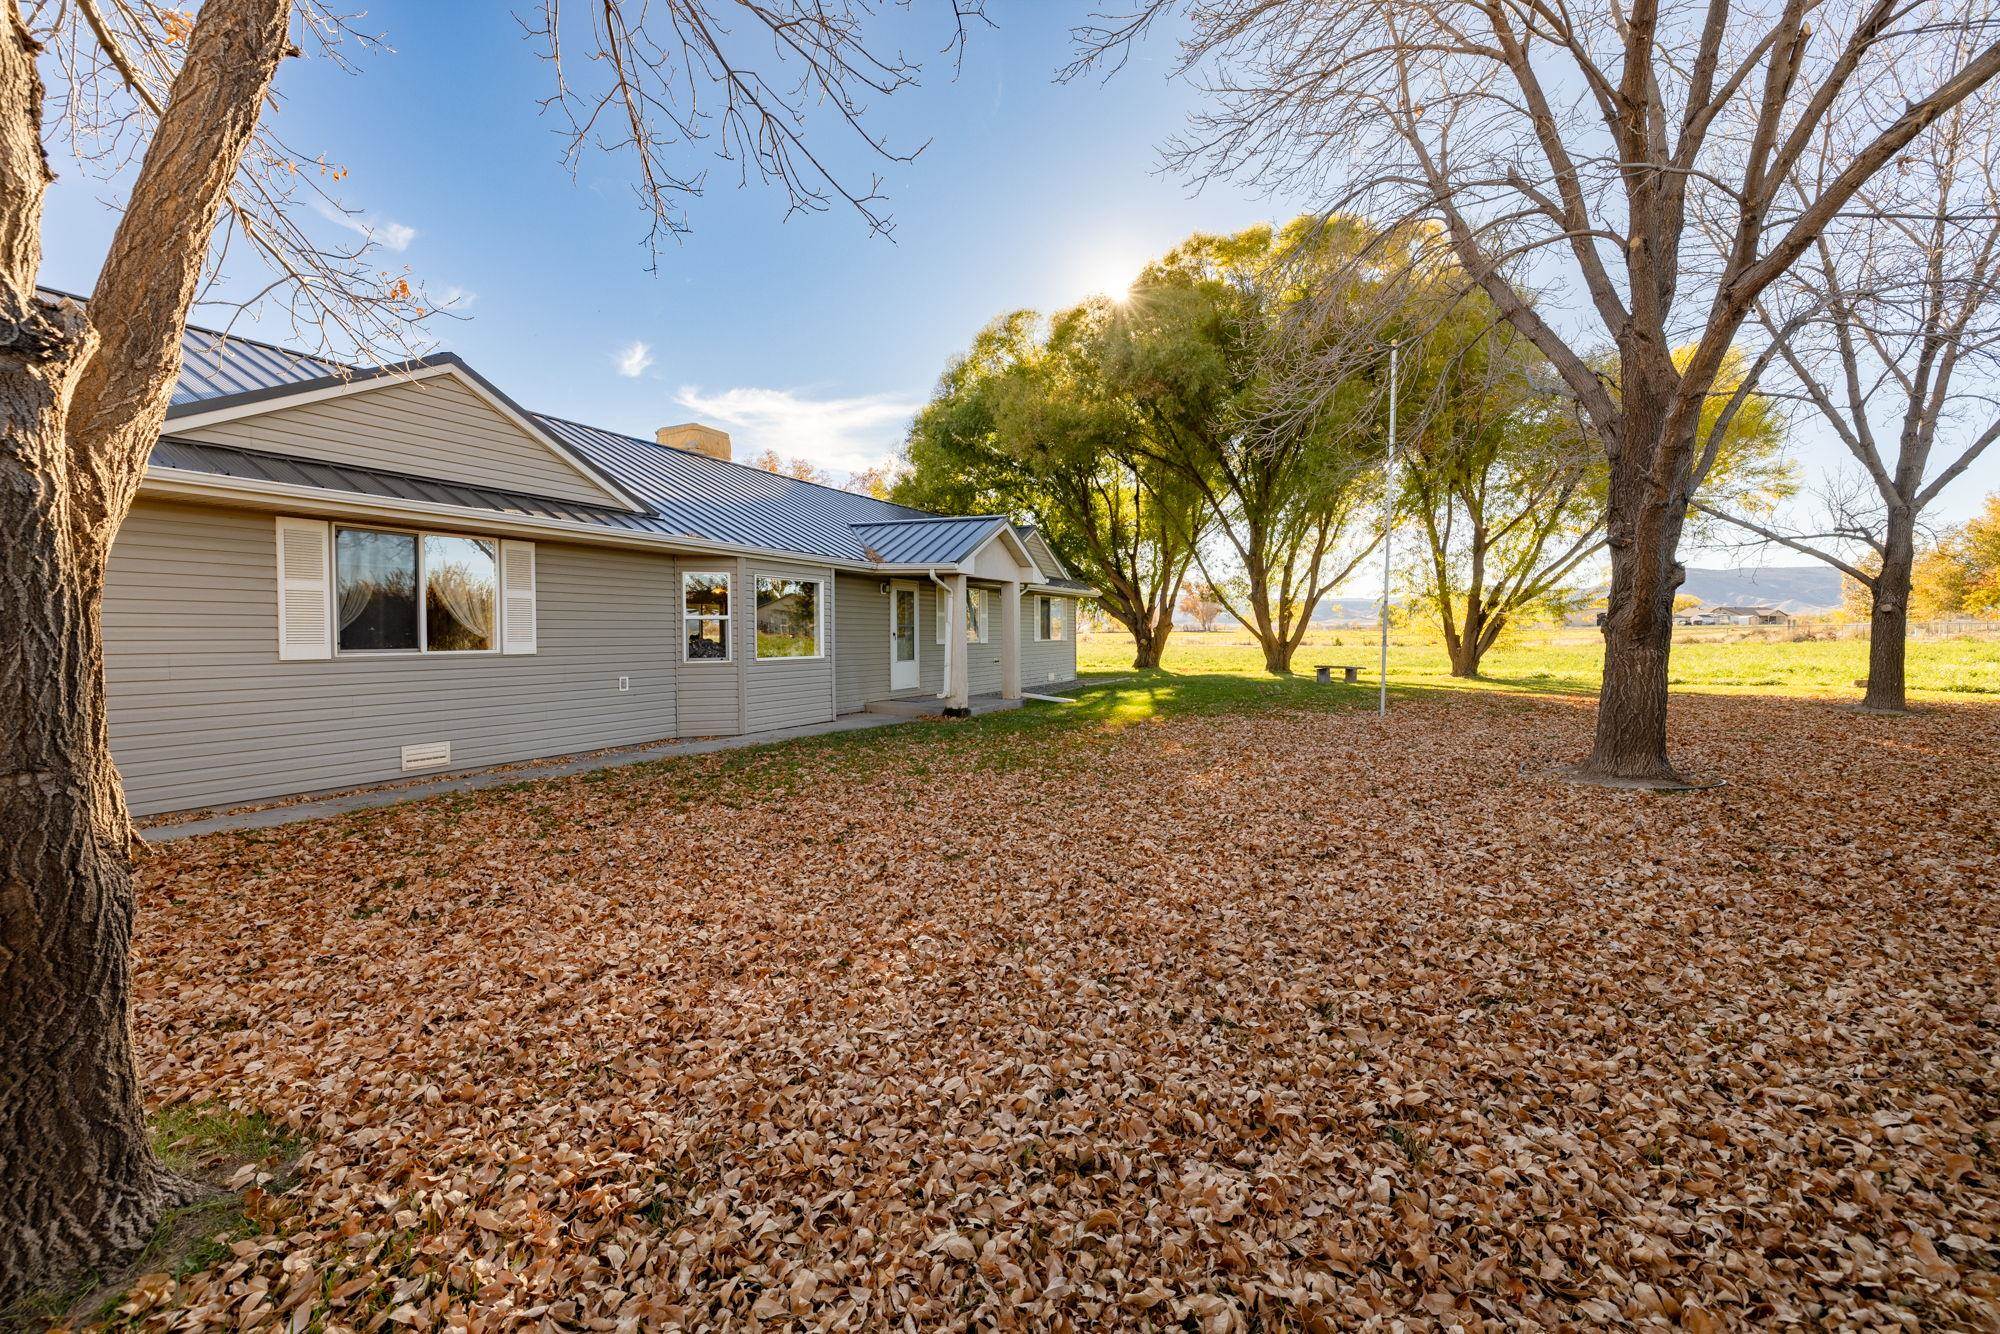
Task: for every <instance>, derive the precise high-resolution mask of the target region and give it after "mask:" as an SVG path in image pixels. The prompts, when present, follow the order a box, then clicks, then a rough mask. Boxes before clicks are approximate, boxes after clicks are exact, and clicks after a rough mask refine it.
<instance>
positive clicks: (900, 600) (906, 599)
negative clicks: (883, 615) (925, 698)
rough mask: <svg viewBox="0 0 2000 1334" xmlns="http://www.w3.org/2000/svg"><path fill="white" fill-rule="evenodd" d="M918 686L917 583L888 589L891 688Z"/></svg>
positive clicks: (892, 586) (908, 688)
mask: <svg viewBox="0 0 2000 1334" xmlns="http://www.w3.org/2000/svg"><path fill="white" fill-rule="evenodd" d="M916 688H917V590H916V586H915V585H914V584H893V585H891V586H890V589H889V689H891V690H915V689H916Z"/></svg>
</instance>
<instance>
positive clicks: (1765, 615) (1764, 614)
mask: <svg viewBox="0 0 2000 1334" xmlns="http://www.w3.org/2000/svg"><path fill="white" fill-rule="evenodd" d="M1696 615H1697V616H1698V617H1706V618H1707V619H1706V620H1690V621H1689V622H1688V624H1690V625H1790V624H1791V621H1792V618H1791V615H1790V613H1788V612H1784V611H1780V610H1779V609H1778V608H1776V607H1703V608H1701V609H1700V611H1698V612H1697V613H1696Z"/></svg>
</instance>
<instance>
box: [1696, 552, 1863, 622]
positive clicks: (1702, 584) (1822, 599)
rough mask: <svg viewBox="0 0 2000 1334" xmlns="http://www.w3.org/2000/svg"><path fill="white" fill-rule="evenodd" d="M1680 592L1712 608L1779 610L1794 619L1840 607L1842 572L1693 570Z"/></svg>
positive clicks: (1812, 568) (1814, 568)
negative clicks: (1698, 599) (1764, 608)
mask: <svg viewBox="0 0 2000 1334" xmlns="http://www.w3.org/2000/svg"><path fill="white" fill-rule="evenodd" d="M1680 591H1681V592H1682V593H1685V594H1688V595H1690V596H1693V597H1698V598H1700V599H1701V600H1702V602H1703V603H1705V604H1706V605H1708V606H1711V607H1776V608H1778V609H1779V610H1780V611H1785V612H1790V613H1791V614H1792V615H1794V616H1799V615H1804V614H1806V613H1810V612H1821V611H1832V610H1834V609H1835V608H1836V607H1838V606H1840V571H1839V570H1836V569H1834V568H1833V567H1832V566H1831V565H1817V564H1815V565H1764V566H1745V567H1744V568H1742V569H1736V570H1711V569H1704V568H1702V567H1700V566H1690V567H1688V572H1687V582H1685V583H1683V584H1682V585H1681V589H1680Z"/></svg>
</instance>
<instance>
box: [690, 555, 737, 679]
mask: <svg viewBox="0 0 2000 1334" xmlns="http://www.w3.org/2000/svg"><path fill="white" fill-rule="evenodd" d="M681 614H682V616H683V617H684V618H685V619H684V621H683V627H684V629H685V630H686V632H687V660H688V661H689V662H727V661H729V576H728V575H727V574H721V573H712V574H711V573H702V574H696V573H692V572H691V573H688V574H683V575H682V576H681Z"/></svg>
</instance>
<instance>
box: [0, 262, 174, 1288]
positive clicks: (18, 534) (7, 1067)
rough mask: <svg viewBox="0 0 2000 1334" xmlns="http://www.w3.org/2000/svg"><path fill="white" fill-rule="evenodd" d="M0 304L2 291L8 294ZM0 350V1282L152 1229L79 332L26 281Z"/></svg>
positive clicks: (125, 848)
mask: <svg viewBox="0 0 2000 1334" xmlns="http://www.w3.org/2000/svg"><path fill="white" fill-rule="evenodd" d="M10 304H11V303H10ZM8 316H9V318H8V319H7V321H6V324H7V326H8V327H7V330H6V332H7V334H8V335H10V336H8V337H7V339H6V352H7V355H6V356H5V357H4V359H0V532H5V533H6V534H7V540H6V541H5V542H4V543H0V626H4V627H5V635H4V639H0V716H5V717H6V718H7V720H8V725H7V729H6V731H5V732H4V733H0V1300H4V1299H5V1298H7V1297H12V1296H18V1295H19V1294H21V1293H23V1292H26V1291H29V1290H31V1289H33V1288H34V1287H37V1286H39V1285H42V1284H45V1283H49V1282H52V1281H55V1280H57V1279H59V1278H60V1277H62V1276H63V1275H66V1274H68V1273H71V1272H73V1271H75V1270H77V1269H79V1268H82V1267H84V1266H87V1265H91V1264H95V1263H98V1262H99V1261H101V1260H102V1259H103V1258H105V1257H107V1256H115V1255H120V1254H123V1253H126V1252H128V1251H130V1250H133V1249H135V1248H136V1247H138V1246H140V1245H142V1244H143V1243H144V1242H145V1241H146V1240H147V1238H148V1237H149V1236H150V1235H151V1232H152V1227H153V1222H154V1219H156V1218H157V1217H158V1216H159V1211H160V1210H161V1208H162V1207H164V1206H165V1205H166V1204H168V1203H169V1202H171V1201H172V1199H173V1198H174V1197H175V1196H176V1195H177V1194H178V1192H179V1186H178V1183H177V1182H176V1181H175V1180H174V1179H173V1178H171V1177H170V1176H168V1175H167V1174H166V1173H165V1172H164V1171H163V1170H162V1169H161V1168H160V1166H159V1164H158V1162H157V1161H156V1160H155V1159H154V1157H153V1153H152V1150H151V1148H150V1146H149V1145H148V1143H147V1138H146V1120H145V1112H144V1108H143V1107H142V1106H141V1104H140V1100H139V1085H138V1078H137V1074H136V1072H135V1071H134V1068H133V1063H132V1049H131V1031H130V1028H129V1027H128V1025H127V1021H126V1003H127V999H128V994H129V989H130V970H129V952H130V945H131V937H132V881H131V865H130V861H129V837H130V835H129V830H128V827H127V822H126V815H125V805H124V800H123V798H122V796H121V795H120V793H119V790H118V783H117V775H116V773H115V771H113V770H112V768H111V767H110V765H109V763H108V761H107V760H104V759H103V757H102V756H101V753H100V747H99V745H98V737H99V735H100V733H101V731H102V728H103V724H104V716H105V713H104V671H103V651H102V643H101V641H100V638H99V628H98V602H99V599H98V597H97V595H96V594H95V593H94V592H92V591H90V590H92V589H95V588H98V587H101V584H102V580H101V577H100V575H99V574H97V573H96V572H88V571H84V570H82V569H80V568H78V561H79V558H78V556H77V554H76V549H75V544H74V543H72V541H71V540H70V531H69V529H70V524H69V522H68V520H69V517H70V515H69V506H68V505H67V503H66V502H65V498H64V496H63V494H62V481H63V478H64V476H65V474H66V472H67V468H66V464H65V457H64V456H65V453H66V451H67V448H68V443H67V440H66V433H65V430H64V426H65V421H66V416H67V406H68V402H69V398H70V394H71V391H72V389H73V388H74V384H75V381H76V378H77V374H78V372H79V370H80V368H81V366H82V364H83V362H84V361H85V360H86V359H87V358H88V356H89V353H90V349H91V347H92V345H93V343H94V341H95V339H94V337H93V335H92V333H91V331H90V328H89V325H88V323H87V321H86V320H85V318H84V316H83V313H82V312H81V311H79V310H77V309H76V308H75V307H73V306H70V307H63V308H57V309H53V310H51V309H49V308H47V307H39V306H38V304H37V303H34V302H33V301H32V298H31V299H30V300H29V302H28V303H27V305H26V308H25V309H22V308H20V307H18V306H17V308H16V309H15V310H11V311H9V312H8Z"/></svg>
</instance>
